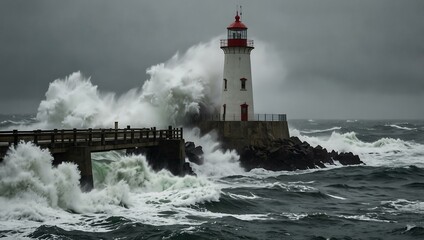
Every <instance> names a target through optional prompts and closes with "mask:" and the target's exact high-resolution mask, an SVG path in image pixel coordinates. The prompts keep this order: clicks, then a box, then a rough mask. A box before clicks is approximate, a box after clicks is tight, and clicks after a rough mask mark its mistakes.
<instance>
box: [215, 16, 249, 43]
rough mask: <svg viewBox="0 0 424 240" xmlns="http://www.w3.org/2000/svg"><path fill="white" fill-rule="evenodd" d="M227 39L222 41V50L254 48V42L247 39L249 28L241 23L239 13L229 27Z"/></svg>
mask: <svg viewBox="0 0 424 240" xmlns="http://www.w3.org/2000/svg"><path fill="white" fill-rule="evenodd" d="M227 29H228V35H227V39H224V40H221V48H226V47H249V48H253V40H248V39H247V27H246V25H244V23H242V22H241V21H240V16H239V14H238V11H237V13H236V16H235V21H234V22H233V23H231V24H230V26H228V27H227Z"/></svg>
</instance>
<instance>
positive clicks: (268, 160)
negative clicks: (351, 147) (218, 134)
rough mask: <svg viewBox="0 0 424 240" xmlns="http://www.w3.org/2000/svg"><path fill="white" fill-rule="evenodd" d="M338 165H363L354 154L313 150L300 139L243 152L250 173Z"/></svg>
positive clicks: (241, 155) (243, 165)
mask: <svg viewBox="0 0 424 240" xmlns="http://www.w3.org/2000/svg"><path fill="white" fill-rule="evenodd" d="M335 162H339V163H340V164H342V165H357V164H364V163H363V162H362V161H361V160H360V159H359V156H358V155H354V154H353V153H351V152H348V153H338V152H336V151H334V150H333V151H331V152H328V151H327V149H325V148H323V147H321V146H316V147H312V146H311V145H310V144H309V143H307V142H302V141H301V140H300V139H299V138H297V137H290V138H289V139H278V140H275V141H272V142H270V143H269V144H267V145H266V146H253V145H250V146H246V147H244V148H243V150H242V151H241V152H240V164H241V166H242V167H244V168H245V169H246V170H247V171H250V170H251V169H253V168H264V169H267V170H272V171H282V170H285V171H294V170H305V169H312V168H325V165H329V164H330V165H333V164H335Z"/></svg>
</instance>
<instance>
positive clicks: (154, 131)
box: [153, 127, 156, 141]
mask: <svg viewBox="0 0 424 240" xmlns="http://www.w3.org/2000/svg"><path fill="white" fill-rule="evenodd" d="M153 140H155V141H156V127H153Z"/></svg>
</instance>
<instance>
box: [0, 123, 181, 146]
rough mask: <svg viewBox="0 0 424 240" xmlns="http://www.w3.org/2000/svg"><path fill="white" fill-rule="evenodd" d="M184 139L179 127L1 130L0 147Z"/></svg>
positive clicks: (106, 143) (104, 143) (105, 143)
mask: <svg viewBox="0 0 424 240" xmlns="http://www.w3.org/2000/svg"><path fill="white" fill-rule="evenodd" d="M171 139H178V140H180V139H183V129H182V128H172V127H169V128H168V129H165V130H156V128H155V127H154V128H131V127H130V126H128V127H127V128H124V129H113V128H110V129H92V128H89V129H77V128H74V129H53V130H40V129H38V130H34V131H18V130H13V131H0V147H1V146H9V145H11V144H15V145H17V144H18V143H19V142H20V141H26V142H29V141H30V142H33V143H34V144H36V145H47V146H49V147H52V148H54V147H62V146H64V145H74V146H77V145H88V146H90V145H108V144H112V145H113V144H116V143H117V142H119V143H120V144H122V143H136V142H141V141H155V140H171Z"/></svg>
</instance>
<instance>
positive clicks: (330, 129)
mask: <svg viewBox="0 0 424 240" xmlns="http://www.w3.org/2000/svg"><path fill="white" fill-rule="evenodd" d="M340 129H342V128H341V127H332V128H329V129H322V130H310V131H305V130H304V131H300V132H301V133H307V134H308V133H309V134H310V133H323V132H331V131H335V130H340Z"/></svg>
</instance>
